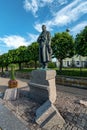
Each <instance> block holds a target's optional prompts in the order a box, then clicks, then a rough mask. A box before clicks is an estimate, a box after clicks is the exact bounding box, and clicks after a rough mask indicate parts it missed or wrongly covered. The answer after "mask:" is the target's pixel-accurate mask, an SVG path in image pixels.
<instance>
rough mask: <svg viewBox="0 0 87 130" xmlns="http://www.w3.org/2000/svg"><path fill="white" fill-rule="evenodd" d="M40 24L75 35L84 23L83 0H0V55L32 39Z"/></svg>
mask: <svg viewBox="0 0 87 130" xmlns="http://www.w3.org/2000/svg"><path fill="white" fill-rule="evenodd" d="M42 24H45V25H46V26H47V30H49V31H50V32H51V35H52V36H53V35H54V33H56V32H62V31H65V30H66V28H69V29H70V33H71V35H73V36H75V35H76V34H77V33H79V32H80V31H81V30H82V29H83V28H84V27H85V26H86V25H87V0H0V54H3V53H6V52H8V50H11V49H15V48H17V47H19V46H21V45H25V46H28V45H30V44H31V43H32V42H34V41H36V39H37V37H38V35H39V34H40V32H41V26H42Z"/></svg>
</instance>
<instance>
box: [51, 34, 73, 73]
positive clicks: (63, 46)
mask: <svg viewBox="0 0 87 130" xmlns="http://www.w3.org/2000/svg"><path fill="white" fill-rule="evenodd" d="M51 45H52V50H53V55H54V57H55V58H57V59H58V61H59V62H60V66H59V70H60V71H61V70H62V60H63V59H65V58H66V57H69V58H70V57H72V56H73V55H74V39H73V37H72V36H71V35H70V34H69V33H68V32H62V33H56V34H55V35H54V37H53V38H52V44H51Z"/></svg>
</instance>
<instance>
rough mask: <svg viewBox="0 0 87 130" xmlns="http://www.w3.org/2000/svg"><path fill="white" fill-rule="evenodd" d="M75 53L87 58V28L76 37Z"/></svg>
mask: <svg viewBox="0 0 87 130" xmlns="http://www.w3.org/2000/svg"><path fill="white" fill-rule="evenodd" d="M75 52H76V54H78V55H81V56H87V26H86V27H85V28H84V29H83V30H82V32H80V33H79V34H77V35H76V38H75Z"/></svg>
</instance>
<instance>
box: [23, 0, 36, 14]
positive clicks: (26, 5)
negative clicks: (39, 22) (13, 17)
mask: <svg viewBox="0 0 87 130" xmlns="http://www.w3.org/2000/svg"><path fill="white" fill-rule="evenodd" d="M24 9H25V10H26V11H32V13H33V14H34V15H36V12H37V11H38V3H37V0H32V1H31V2H29V0H25V1H24Z"/></svg>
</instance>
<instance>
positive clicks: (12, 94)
mask: <svg viewBox="0 0 87 130" xmlns="http://www.w3.org/2000/svg"><path fill="white" fill-rule="evenodd" d="M17 98H18V89H17V88H9V89H6V91H5V94H4V98H3V99H4V100H11V101H14V100H17Z"/></svg>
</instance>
